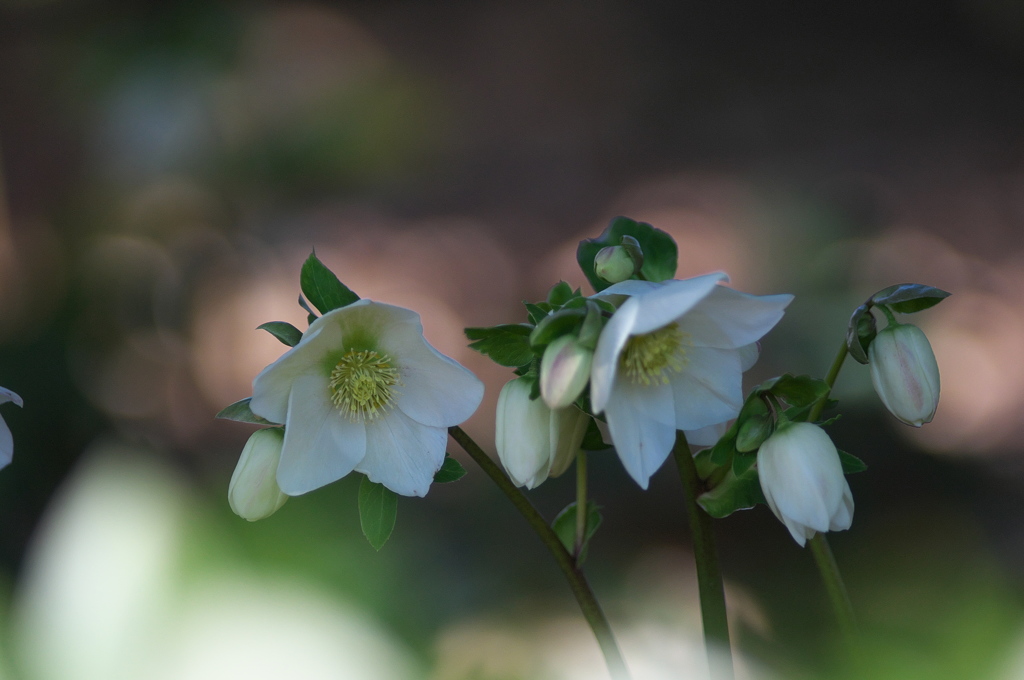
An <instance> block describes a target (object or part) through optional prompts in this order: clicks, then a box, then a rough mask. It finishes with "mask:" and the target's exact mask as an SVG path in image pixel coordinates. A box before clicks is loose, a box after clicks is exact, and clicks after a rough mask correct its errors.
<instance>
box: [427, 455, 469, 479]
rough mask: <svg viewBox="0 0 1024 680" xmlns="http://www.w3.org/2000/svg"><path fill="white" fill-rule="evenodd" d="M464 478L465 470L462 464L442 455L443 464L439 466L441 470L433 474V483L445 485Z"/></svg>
mask: <svg viewBox="0 0 1024 680" xmlns="http://www.w3.org/2000/svg"><path fill="white" fill-rule="evenodd" d="M465 476H466V468H464V467H462V463H460V462H459V461H457V460H455V459H454V458H452V457H451V456H449V455H448V454H447V453H446V454H444V462H443V463H442V464H441V469H440V470H438V471H437V472H435V473H434V481H435V482H437V483H438V484H446V483H448V482H454V481H455V480H457V479H462V478H463V477H465Z"/></svg>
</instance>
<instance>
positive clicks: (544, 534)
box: [448, 426, 630, 680]
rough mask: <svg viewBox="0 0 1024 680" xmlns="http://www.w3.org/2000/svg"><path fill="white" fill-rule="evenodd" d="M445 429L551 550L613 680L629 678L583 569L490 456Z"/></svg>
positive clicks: (459, 431)
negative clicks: (592, 633)
mask: <svg viewBox="0 0 1024 680" xmlns="http://www.w3.org/2000/svg"><path fill="white" fill-rule="evenodd" d="M448 433H449V434H450V435H451V436H452V439H454V440H455V441H456V442H458V444H459V446H461V447H462V448H463V449H464V450H465V451H466V453H468V454H469V456H470V458H472V459H473V460H474V461H476V463H477V465H479V466H480V467H481V468H482V469H483V471H484V472H485V473H486V474H487V476H488V477H490V478H491V480H492V481H493V482H494V483H495V484H497V485H498V488H499V489H501V490H502V492H503V493H504V494H505V496H507V497H508V499H509V500H510V501H512V505H514V506H516V509H517V510H519V512H520V514H522V516H523V518H524V519H526V522H527V523H528V524H529V525H530V527H531V528H532V529H533V530H534V531H535V532H536V533H537V536H538V537H540V540H541V542H542V543H543V544H544V545H545V546H546V547H547V549H548V550H550V551H551V555H552V556H553V557H554V558H555V562H557V563H558V567H559V568H560V569H561V570H562V573H563V574H565V578H566V580H568V581H569V588H570V589H571V590H572V594H573V595H575V596H576V601H577V602H578V603H579V605H580V609H581V610H582V611H583V617H584V618H585V619H586V620H587V623H588V624H590V628H591V630H593V631H594V637H596V638H597V644H598V645H600V647H601V652H602V653H603V654H604V660H605V664H606V665H607V666H608V672H609V673H610V674H611V677H612V678H613V680H629V677H630V676H629V670H627V668H626V662H625V660H624V659H623V657H622V652H621V651H619V646H618V644H617V643H616V642H615V636H614V635H613V634H612V629H611V626H610V625H609V624H608V619H607V618H605V615H604V612H603V611H602V610H601V605H599V604H598V602H597V598H596V597H594V591H592V590H591V589H590V584H589V583H587V579H586V577H585V576H584V575H583V571H582V570H581V569H580V568H579V566H578V565H577V564H576V561H575V560H574V559H573V557H572V555H570V554H569V552H568V551H567V550H566V549H565V546H563V545H562V541H561V540H559V538H558V535H557V534H555V531H554V529H552V528H551V527H550V526H549V525H548V523H547V522H546V521H545V520H544V517H543V516H542V515H541V514H540V512H538V511H537V509H536V508H535V507H533V504H532V503H530V500H529V499H528V498H527V497H526V495H525V494H523V492H522V491H520V490H519V488H518V487H516V485H515V484H513V483H512V481H511V480H510V479H509V478H508V475H506V474H505V473H504V472H503V471H502V469H501V468H499V467H498V465H497V464H496V463H495V462H494V461H493V460H491V457H490V456H488V455H487V453H486V452H485V451H484V450H483V449H481V448H480V446H479V445H478V444H477V443H476V442H475V441H473V439H472V438H471V437H470V436H469V435H468V434H466V433H465V432H464V431H463V430H462V428H460V427H457V426H456V427H449V428H448Z"/></svg>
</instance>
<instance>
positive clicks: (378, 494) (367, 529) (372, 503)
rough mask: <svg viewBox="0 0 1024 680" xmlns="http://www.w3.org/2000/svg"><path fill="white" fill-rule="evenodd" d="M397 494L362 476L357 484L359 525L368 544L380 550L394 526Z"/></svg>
mask: <svg viewBox="0 0 1024 680" xmlns="http://www.w3.org/2000/svg"><path fill="white" fill-rule="evenodd" d="M397 516H398V495H397V494H395V492H394V491H392V490H391V489H389V488H387V487H386V486H384V485H383V484H377V483H376V482H371V481H370V479H369V478H368V477H363V481H362V483H361V484H360V485H359V525H360V526H361V527H362V528H363V535H364V536H366V540H367V541H369V542H370V545H372V546H373V547H374V549H376V550H380V549H381V548H382V547H383V546H384V544H385V543H387V540H388V538H390V536H391V532H392V531H393V530H394V528H395V518H396V517H397Z"/></svg>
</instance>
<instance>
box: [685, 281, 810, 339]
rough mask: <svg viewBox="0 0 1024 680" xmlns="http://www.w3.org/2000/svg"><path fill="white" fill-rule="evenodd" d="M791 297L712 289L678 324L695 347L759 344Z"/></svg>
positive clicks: (776, 321) (729, 289) (718, 287)
mask: <svg viewBox="0 0 1024 680" xmlns="http://www.w3.org/2000/svg"><path fill="white" fill-rule="evenodd" d="M792 301H793V296H792V295H788V294H787V295H748V294H747V293H741V292H739V291H737V290H733V289H732V288H727V287H725V286H715V287H714V289H712V290H711V291H710V292H709V293H708V295H707V296H706V297H704V298H703V299H702V300H701V301H700V302H699V303H698V304H697V305H696V306H695V307H694V308H693V309H692V310H690V311H689V312H688V313H687V314H686V318H685V319H683V320H682V322H681V323H680V328H682V329H683V330H685V331H686V332H687V333H690V334H691V335H692V336H693V341H694V343H695V344H697V345H701V346H704V347H721V348H725V349H737V348H739V347H743V346H744V345H749V344H751V343H754V342H757V341H758V340H760V339H761V338H762V337H763V336H764V335H765V334H766V333H767V332H768V331H770V330H771V329H772V328H774V326H775V324H777V323H778V322H779V320H780V319H781V318H782V315H783V313H784V311H785V309H786V306H787V305H789V303H790V302H792Z"/></svg>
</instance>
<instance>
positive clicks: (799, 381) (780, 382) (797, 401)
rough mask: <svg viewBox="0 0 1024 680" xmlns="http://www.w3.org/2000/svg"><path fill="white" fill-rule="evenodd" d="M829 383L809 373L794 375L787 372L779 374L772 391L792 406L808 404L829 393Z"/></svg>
mask: <svg viewBox="0 0 1024 680" xmlns="http://www.w3.org/2000/svg"><path fill="white" fill-rule="evenodd" d="M828 392H829V387H828V383H826V382H825V381H824V380H820V379H818V378H812V377H811V376H809V375H793V374H792V373H786V374H785V375H782V376H779V378H778V379H777V380H776V382H775V384H774V385H773V386H772V388H771V393H772V394H774V395H775V396H777V397H778V398H779V399H782V400H783V401H785V402H786V403H787V404H789V405H790V406H806V405H808V404H813V403H814V402H816V401H818V400H819V399H821V398H822V397H823V396H825V395H826V394H828Z"/></svg>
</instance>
